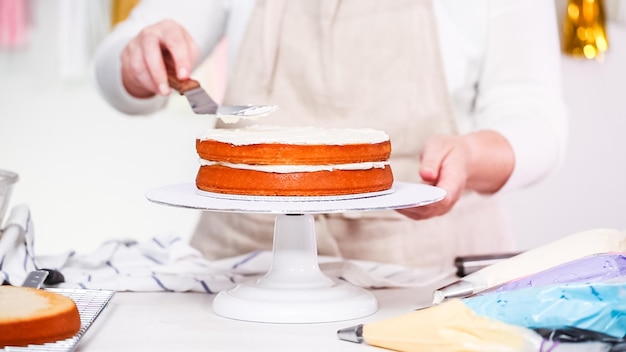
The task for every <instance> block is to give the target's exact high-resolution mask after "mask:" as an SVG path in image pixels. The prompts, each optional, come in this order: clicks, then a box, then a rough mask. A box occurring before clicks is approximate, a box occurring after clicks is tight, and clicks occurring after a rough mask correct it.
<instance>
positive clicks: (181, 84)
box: [161, 49, 200, 95]
mask: <svg viewBox="0 0 626 352" xmlns="http://www.w3.org/2000/svg"><path fill="white" fill-rule="evenodd" d="M161 53H162V55H163V63H164V64H165V71H167V83H168V84H169V85H170V87H172V89H174V90H176V91H177V92H178V93H180V94H181V95H182V94H185V92H188V91H190V90H192V89H194V88H198V87H200V83H198V81H196V80H194V79H191V78H189V79H183V80H181V79H178V77H176V64H175V63H174V59H173V58H172V55H171V54H170V52H169V51H168V50H167V49H163V50H161Z"/></svg>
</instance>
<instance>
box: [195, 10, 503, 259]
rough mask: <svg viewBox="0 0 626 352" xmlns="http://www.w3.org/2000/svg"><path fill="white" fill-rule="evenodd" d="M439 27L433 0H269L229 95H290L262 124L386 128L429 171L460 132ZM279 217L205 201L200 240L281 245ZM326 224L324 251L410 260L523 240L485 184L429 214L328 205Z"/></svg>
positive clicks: (395, 157)
mask: <svg viewBox="0 0 626 352" xmlns="http://www.w3.org/2000/svg"><path fill="white" fill-rule="evenodd" d="M435 27H436V24H435V18H434V13H433V8H432V3H431V1H430V0H394V1H380V0H322V1H311V0H281V1H272V0H267V1H258V2H257V5H256V7H255V9H254V11H253V13H252V15H251V19H250V23H249V26H248V29H247V34H246V36H245V37H244V40H243V42H242V44H241V48H240V51H239V57H238V62H237V63H236V66H235V69H234V71H233V75H232V76H231V80H230V82H229V86H228V89H227V92H226V97H225V102H226V103H255V104H277V105H278V106H279V110H278V111H277V112H276V113H274V114H272V115H270V116H269V117H267V118H265V119H263V120H262V121H258V122H257V123H264V124H270V125H286V126H289V125H297V126H324V127H350V128H361V127H370V128H376V129H381V130H384V131H386V132H387V133H388V134H389V135H390V138H391V143H392V160H391V167H392V170H393V173H394V178H395V179H396V180H398V181H410V182H420V178H419V174H418V167H419V159H418V155H419V150H420V148H421V146H422V143H423V141H424V140H425V139H426V138H427V137H429V136H431V135H433V134H437V133H447V134H455V133H456V126H455V123H454V120H453V117H452V115H451V106H450V102H449V97H448V93H447V89H446V86H445V79H444V76H443V74H444V73H443V68H442V63H441V60H440V57H439V55H440V53H439V48H438V42H437V33H436V30H435ZM219 127H228V126H219ZM274 219H275V216H272V215H259V214H230V213H213V212H204V213H203V214H202V216H201V219H200V223H199V224H198V227H197V228H196V231H195V233H194V235H193V238H192V242H191V243H192V245H194V246H195V247H197V248H199V249H200V250H201V251H202V252H203V253H204V254H205V255H206V256H207V257H209V258H221V257H228V256H233V255H237V254H241V253H245V252H249V251H253V250H256V249H270V248H271V246H272V235H273V224H274ZM316 231H317V237H318V250H319V252H320V254H325V255H335V256H343V257H345V258H357V259H364V260H374V261H380V262H394V263H399V264H404V265H416V266H417V265H451V264H452V262H453V258H454V256H456V255H460V254H475V253H489V252H497V251H504V250H510V249H511V248H512V243H511V239H510V236H509V235H508V230H507V229H506V227H505V226H504V222H503V221H502V216H501V214H500V213H499V210H498V207H497V205H496V204H495V202H494V200H493V199H492V198H488V197H481V196H478V195H476V194H473V193H468V194H466V195H465V196H464V197H463V198H462V199H461V201H459V202H458V203H457V205H456V206H455V208H454V209H453V210H452V211H451V212H450V213H448V214H446V215H444V216H441V217H437V218H433V219H429V220H425V221H414V220H411V219H408V218H406V217H404V216H402V215H400V214H398V213H397V212H395V211H393V210H389V211H382V212H381V211H376V212H362V213H344V214H328V215H317V216H316Z"/></svg>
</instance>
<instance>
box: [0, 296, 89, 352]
mask: <svg viewBox="0 0 626 352" xmlns="http://www.w3.org/2000/svg"><path fill="white" fill-rule="evenodd" d="M80 324H81V323H80V314H79V313H78V308H77V307H76V303H74V301H73V300H72V299H71V298H69V297H66V296H63V295H60V294H58V293H54V292H50V291H45V290H38V289H34V288H29V287H15V286H7V285H5V286H0V348H3V347H5V346H25V345H29V344H43V343H48V342H55V341H58V340H64V339H67V338H70V337H72V336H74V335H76V334H77V333H78V331H79V330H80Z"/></svg>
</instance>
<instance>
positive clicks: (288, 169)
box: [200, 159, 389, 174]
mask: <svg viewBox="0 0 626 352" xmlns="http://www.w3.org/2000/svg"><path fill="white" fill-rule="evenodd" d="M200 165H202V166H207V165H222V166H226V167H230V168H233V169H244V170H254V171H262V172H273V173H278V174H288V173H293V172H316V171H333V170H369V169H373V168H378V169H384V168H385V166H386V165H389V162H387V161H380V162H364V163H353V164H336V165H249V164H232V163H221V162H214V161H209V160H205V159H200Z"/></svg>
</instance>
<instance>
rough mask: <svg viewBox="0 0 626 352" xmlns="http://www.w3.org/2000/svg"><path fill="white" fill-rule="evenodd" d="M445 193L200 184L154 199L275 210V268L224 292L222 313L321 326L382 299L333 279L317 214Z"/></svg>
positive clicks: (216, 304)
mask: <svg viewBox="0 0 626 352" xmlns="http://www.w3.org/2000/svg"><path fill="white" fill-rule="evenodd" d="M444 196H445V191H443V190H442V189H440V188H436V187H432V186H428V185H421V184H408V183H399V182H396V183H394V187H393V188H392V189H391V190H390V191H388V192H382V193H375V194H362V195H350V196H344V197H255V196H252V197H243V196H229V195H218V194H213V193H207V192H201V191H198V190H197V189H196V187H195V185H194V184H181V185H172V186H166V187H161V188H156V189H153V190H151V191H149V192H148V193H147V194H146V197H147V198H148V199H149V200H150V201H152V202H155V203H159V204H166V205H171V206H177V207H184V208H192V209H201V210H208V211H218V212H219V211H221V212H241V213H272V214H276V220H275V225H274V242H273V249H272V265H271V268H270V270H269V271H268V272H267V274H265V276H263V277H261V278H259V279H257V280H253V281H250V282H245V283H241V284H239V285H237V286H235V287H234V288H232V289H230V290H226V291H222V292H220V293H218V295H217V296H216V297H215V300H214V301H213V311H214V312H215V314H217V315H220V316H223V317H226V318H231V319H237V320H245V321H254V322H266V323H321V322H331V321H340V320H350V319H356V318H361V317H365V316H368V315H371V314H373V313H375V312H376V310H377V309H378V304H377V302H376V299H375V297H374V295H373V294H372V293H371V292H369V291H367V290H366V289H363V288H360V287H356V286H353V285H351V284H349V283H347V282H344V281H340V280H336V279H331V278H329V277H328V276H326V275H324V274H323V273H322V271H321V270H320V268H319V264H318V258H317V243H316V238H315V223H314V218H313V216H312V215H311V214H320V213H336V212H344V211H365V210H383V209H384V210H389V209H400V208H407V207H414V206H422V205H426V204H430V203H434V202H437V201H439V200H441V199H443V197H444Z"/></svg>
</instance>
